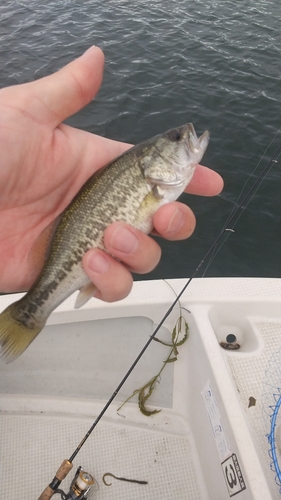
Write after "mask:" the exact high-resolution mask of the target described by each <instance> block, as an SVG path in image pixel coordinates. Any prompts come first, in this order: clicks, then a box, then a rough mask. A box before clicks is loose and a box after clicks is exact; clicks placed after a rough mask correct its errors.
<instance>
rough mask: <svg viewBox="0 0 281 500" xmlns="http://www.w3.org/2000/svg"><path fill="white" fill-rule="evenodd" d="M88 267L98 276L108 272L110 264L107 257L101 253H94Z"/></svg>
mask: <svg viewBox="0 0 281 500" xmlns="http://www.w3.org/2000/svg"><path fill="white" fill-rule="evenodd" d="M88 266H89V268H90V269H91V271H94V272H95V273H98V274H104V273H106V272H107V271H108V269H109V266H110V263H109V260H108V258H107V256H106V255H105V254H104V253H102V252H99V251H94V252H92V255H91V258H90V259H89V262H88Z"/></svg>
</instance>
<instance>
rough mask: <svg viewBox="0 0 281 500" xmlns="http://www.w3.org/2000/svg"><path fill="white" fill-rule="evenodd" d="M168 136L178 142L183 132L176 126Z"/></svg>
mask: <svg viewBox="0 0 281 500" xmlns="http://www.w3.org/2000/svg"><path fill="white" fill-rule="evenodd" d="M168 137H169V139H170V140H171V141H173V142H178V141H180V140H181V133H180V131H179V130H178V129H176V128H175V129H173V130H170V131H169V133H168Z"/></svg>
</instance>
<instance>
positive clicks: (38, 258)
mask: <svg viewBox="0 0 281 500" xmlns="http://www.w3.org/2000/svg"><path fill="white" fill-rule="evenodd" d="M60 219H61V216H60V215H59V216H58V217H57V218H56V219H55V220H53V221H52V222H51V223H50V224H48V226H47V227H45V229H43V231H42V232H41V233H40V234H39V236H37V238H36V240H35V242H34V243H33V245H32V247H31V249H30V251H29V254H28V262H29V264H30V266H32V267H33V268H35V269H42V267H43V265H44V264H45V262H46V260H47V259H48V257H49V254H50V249H51V243H52V240H53V236H54V234H55V231H56V229H57V227H58V224H59V221H60Z"/></svg>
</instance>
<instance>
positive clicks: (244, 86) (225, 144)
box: [0, 0, 281, 279]
mask: <svg viewBox="0 0 281 500" xmlns="http://www.w3.org/2000/svg"><path fill="white" fill-rule="evenodd" d="M279 14H280V4H279V0H262V1H260V0H259V1H257V0H247V1H246V0H245V1H239V2H238V1H236V2H233V1H227V0H204V1H203V0H177V1H175V0H169V1H168V0H162V1H160V0H150V1H147V0H138V1H136V0H135V1H128V0H127V1H125V0H107V1H104V2H98V1H95V0H85V1H83V2H81V0H76V1H71V0H56V1H49V2H45V3H44V2H42V0H28V1H27V0H23V1H9V0H6V1H5V2H4V1H3V0H2V1H1V4H0V40H1V44H0V68H1V71H0V86H1V87H3V86H7V85H12V84H17V83H23V82H27V81H31V80H33V79H38V78H40V77H42V76H45V75H48V74H50V73H52V72H54V71H56V70H57V69H59V68H60V67H61V66H63V65H64V64H66V63H67V62H69V61H70V60H72V59H74V58H75V57H77V56H78V55H80V54H81V53H82V52H83V51H85V50H86V49H87V48H88V47H89V46H90V45H92V44H95V45H99V46H100V47H101V48H102V49H103V50H104V52H105V56H106V66H105V74H104V82H103V86H102V89H101V91H100V93H99V94H98V97H97V98H96V100H95V101H94V102H92V103H91V104H90V105H89V106H87V107H86V108H85V109H84V110H82V111H81V112H80V113H78V114H76V115H75V116H73V117H72V118H71V119H69V120H68V123H69V124H71V125H73V126H75V127H79V128H82V129H85V130H88V131H90V132H94V133H98V134H101V135H104V136H106V137H110V138H113V139H118V140H123V141H127V142H131V143H138V142H140V141H141V140H144V139H146V138H149V137H151V136H153V135H156V134H158V133H160V132H163V131H165V130H166V129H168V128H171V127H173V126H177V125H180V124H182V123H185V122H189V121H190V122H193V123H194V125H195V128H196V130H197V132H198V133H201V132H203V131H204V130H205V129H208V130H209V131H210V133H211V141H210V145H209V147H208V150H207V152H206V154H205V156H204V161H203V163H204V164H205V165H208V166H210V167H211V168H213V169H215V170H217V171H218V172H219V173H220V174H221V175H222V176H223V178H224V181H225V189H224V191H223V193H222V194H221V195H220V196H218V197H216V198H209V199H207V198H201V197H196V196H188V195H183V196H182V200H183V201H184V202H186V203H188V204H189V205H190V206H191V207H192V209H193V210H194V212H195V214H196V217H197V228H196V231H195V233H194V235H193V236H192V237H191V238H190V239H189V240H186V241H183V242H177V243H175V242H173V243H171V242H165V241H161V242H160V244H161V246H162V248H163V257H162V261H161V263H160V265H159V266H158V267H157V269H156V270H155V271H154V272H153V273H150V274H149V275H148V276H147V275H146V276H142V277H136V278H137V279H140V278H141V279H143V278H146V279H147V278H164V277H184V276H189V275H190V274H191V273H192V272H193V271H194V269H195V268H196V267H197V265H198V263H199V262H200V261H201V259H202V257H203V256H204V255H205V253H206V251H207V250H208V248H209V247H210V245H211V244H212V243H213V241H214V239H215V237H216V236H217V235H218V233H219V232H220V229H221V227H222V226H223V224H224V222H225V221H226V219H227V217H228V215H229V214H230V213H231V211H232V209H233V207H234V205H235V202H236V200H237V198H238V196H239V194H240V192H241V190H242V188H243V186H244V184H245V182H246V180H247V179H248V177H249V175H250V174H251V173H252V172H253V170H254V168H255V167H256V165H257V163H258V162H259V160H261V161H260V164H259V166H258V168H257V170H256V171H255V173H254V174H253V176H252V177H251V179H250V180H249V182H248V184H247V186H246V188H245V191H244V193H245V192H246V191H247V189H249V188H250V186H251V185H252V183H253V182H254V180H255V179H256V178H257V176H258V175H259V173H260V171H261V170H262V168H263V167H264V166H265V165H266V163H267V162H268V161H269V160H270V158H271V156H272V155H273V153H274V152H275V151H276V149H277V147H278V146H279V144H280V131H279V133H278V130H279V128H280V83H279V82H280V52H281V44H280V25H279V21H278V17H279ZM276 134H277V135H276ZM266 149H267V152H266V153H265V155H264V156H263V154H264V152H265V150H266ZM0 154H1V153H0ZM280 184H281V183H280V163H279V164H276V165H275V166H274V167H273V168H272V170H271V171H270V172H269V174H268V175H267V177H266V178H265V180H264V181H263V183H262V184H261V186H260V188H259V189H258V191H257V192H256V194H255V196H254V197H253V199H252V200H251V202H250V203H249V205H248V206H247V208H246V209H245V211H244V212H243V213H242V215H241V217H240V219H239V221H238V223H237V224H236V226H235V232H234V233H231V234H230V236H229V237H228V239H227V240H226V242H225V243H224V245H223V246H222V248H221V249H220V251H219V252H218V253H217V254H216V255H215V257H214V259H213V260H212V261H211V262H209V263H208V266H207V269H206V271H205V274H204V275H205V276H261V277H262V276H272V277H280V276H281V265H280V250H281V245H280V213H281V211H280ZM202 269H203V268H202ZM200 275H202V272H201V271H200V273H199V276H200Z"/></svg>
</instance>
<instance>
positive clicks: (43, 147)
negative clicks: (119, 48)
mask: <svg viewBox="0 0 281 500" xmlns="http://www.w3.org/2000/svg"><path fill="white" fill-rule="evenodd" d="M103 64H104V57H103V53H102V51H101V50H100V49H98V48H97V47H91V48H90V49H89V50H88V51H87V52H85V54H83V55H82V56H81V57H79V58H78V59H76V60H75V61H73V62H71V63H70V64H68V65H67V66H65V67H64V68H62V69H61V70H60V71H58V72H57V73H55V74H53V75H51V76H48V77H45V78H42V79H40V80H37V81H34V82H31V83H27V84H23V85H17V86H13V87H7V88H4V89H2V90H0V151H1V156H0V291H2V292H15V291H22V290H26V289H28V288H29V287H30V286H31V285H32V283H33V282H34V281H35V279H36V278H37V276H38V274H39V272H40V269H41V266H42V262H39V261H38V262H36V263H35V262H33V264H32V263H31V262H30V259H29V258H28V255H29V252H30V250H31V248H32V246H33V244H34V242H35V241H36V239H37V237H38V236H39V234H40V233H41V232H42V230H43V229H44V228H45V227H47V225H48V224H50V222H51V221H53V220H54V219H55V218H56V217H57V215H58V214H60V213H61V212H62V211H63V210H64V209H65V208H66V207H67V205H68V204H69V203H70V201H71V200H72V198H73V197H74V195H75V194H76V193H77V191H78V190H79V189H80V187H81V186H82V185H83V184H84V182H85V181H86V180H87V179H88V178H89V177H90V175H92V174H93V173H94V172H95V171H96V170H98V169H99V168H101V167H102V166H103V165H105V164H107V163H108V162H109V161H111V160H112V159H113V158H115V157H116V156H118V155H120V154H121V153H123V152H124V151H125V150H126V149H127V148H128V147H129V145H128V144H125V143H121V142H116V141H112V140H110V139H105V138H103V137H100V136H97V135H94V134H90V133H88V132H85V131H82V130H78V129H75V128H73V127H69V126H67V125H65V124H63V123H62V122H63V120H65V119H66V118H67V117H69V116H71V115H72V114H74V113H76V112H77V111H79V110H80V109H82V108H83V107H84V106H85V105H86V104H88V103H89V102H90V101H91V100H92V99H93V97H94V96H95V95H96V93H97V91H98V89H99V87H100V84H101V81H102V74H103ZM222 187H223V181H222V179H221V177H220V176H219V175H218V174H217V173H216V172H214V171H212V170H210V169H208V168H206V167H203V166H201V165H198V167H197V168H196V171H195V174H194V176H193V179H192V181H191V182H190V184H189V185H188V187H187V189H186V192H188V193H193V194H198V195H205V196H213V195H216V194H218V193H219V192H220V191H221V189H222ZM154 227H155V231H156V232H157V233H158V234H159V235H161V236H162V237H163V238H166V239H169V240H178V239H185V238H187V237H188V236H190V235H191V234H192V232H193V230H194V228H195V217H194V215H193V213H192V211H191V210H190V209H189V207H187V206H186V205H184V204H181V203H179V202H174V203H170V204H168V205H165V206H163V207H161V208H160V209H159V210H158V211H157V213H156V214H155V216H154ZM104 243H105V247H106V249H107V251H108V252H109V253H106V252H104V251H101V250H98V249H93V250H89V251H88V252H87V253H86V254H85V256H84V259H83V267H84V269H85V272H86V273H87V274H88V276H89V278H90V279H91V280H92V281H93V282H94V283H95V285H96V287H97V288H98V290H99V292H98V294H96V296H97V297H99V298H102V299H103V300H107V301H113V300H118V299H121V298H123V297H125V296H126V295H127V294H128V293H129V291H130V289H131V286H132V277H131V272H130V271H133V272H136V273H146V272H149V271H150V270H152V269H153V268H154V267H155V266H156V265H157V263H158V261H159V259H160V255H161V250H160V247H159V245H158V244H157V243H156V242H155V241H154V240H153V239H152V238H150V237H149V236H148V235H145V234H143V233H141V232H140V231H137V230H135V229H134V228H132V227H129V226H127V225H126V224H124V223H122V222H118V223H117V222H116V223H114V224H112V225H111V226H109V227H108V228H107V229H106V231H105V235H104ZM109 254H110V255H109ZM111 255H114V256H115V257H116V258H117V259H118V260H116V259H114V258H113V257H112V256H111ZM120 261H121V262H120Z"/></svg>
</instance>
